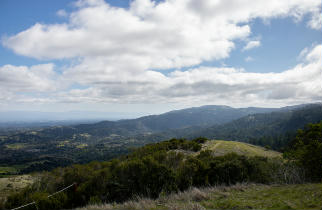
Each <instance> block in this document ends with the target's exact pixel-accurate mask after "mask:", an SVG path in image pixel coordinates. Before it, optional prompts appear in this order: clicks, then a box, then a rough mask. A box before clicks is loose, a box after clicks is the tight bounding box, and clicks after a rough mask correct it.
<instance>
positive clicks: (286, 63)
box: [0, 0, 322, 113]
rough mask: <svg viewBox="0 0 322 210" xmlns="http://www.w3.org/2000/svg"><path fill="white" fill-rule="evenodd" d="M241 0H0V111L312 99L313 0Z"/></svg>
mask: <svg viewBox="0 0 322 210" xmlns="http://www.w3.org/2000/svg"><path fill="white" fill-rule="evenodd" d="M214 2H215V3H214ZM250 4H251V2H250V1H249V0H244V1H237V0H231V1H223V0H221V1H220V0H218V1H211V0H200V1H197V0H189V1H182V0H173V1H150V0H135V1H134V0H133V1H128V0H120V1H107V0H106V1H103V0H81V1H66V0H55V1H50V0H46V1H44V0H29V1H18V0H2V1H1V2H0V18H1V20H2V21H1V22H0V36H1V40H2V42H1V45H0V94H1V95H2V96H0V100H1V103H0V110H1V111H6V110H34V111H37V110H41V111H61V110H62V109H66V111H71V110H86V111H89V110H99V111H107V112H109V111H117V112H124V111H129V112H146V113H159V112H163V111H168V110H171V109H177V108H184V107H190V106H199V105H205V104H224V105H230V106H235V107H245V106H266V107H267V106H270V107H279V106H284V105H293V104H298V103H309V102H317V101H320V100H321V90H319V88H321V85H319V84H321V77H320V76H321V74H320V73H321V65H320V63H321V52H320V48H321V41H322V40H321V39H322V36H321V24H322V23H321V15H320V13H321V2H320V1H317V0H308V1H303V0H294V1H293V2H292V3H285V2H283V3H281V2H279V1H277V0H273V1H269V2H267V1H264V0H263V1H258V2H256V4H257V5H250ZM246 46H249V47H248V48H247V47H246ZM246 48H247V49H246ZM303 75H306V76H305V77H303ZM1 77H2V78H1ZM1 83H2V84H1Z"/></svg>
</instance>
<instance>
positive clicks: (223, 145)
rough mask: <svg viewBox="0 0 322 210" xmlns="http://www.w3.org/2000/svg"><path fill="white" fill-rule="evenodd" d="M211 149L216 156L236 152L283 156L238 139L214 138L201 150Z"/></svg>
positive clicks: (247, 154)
mask: <svg viewBox="0 0 322 210" xmlns="http://www.w3.org/2000/svg"><path fill="white" fill-rule="evenodd" d="M205 150H210V151H212V152H213V155H214V156H222V155H226V154H228V153H231V152H234V153H236V154H238V155H245V156H262V157H267V158H273V157H281V156H282V154H281V153H279V152H276V151H273V150H268V149H265V148H263V147H259V146H255V145H252V144H247V143H243V142H236V141H223V140H212V141H207V142H205V143H204V144H203V145H202V149H201V151H205Z"/></svg>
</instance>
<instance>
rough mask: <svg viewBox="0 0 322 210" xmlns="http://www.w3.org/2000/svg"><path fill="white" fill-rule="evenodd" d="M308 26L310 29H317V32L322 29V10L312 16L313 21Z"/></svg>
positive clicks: (316, 11) (317, 10)
mask: <svg viewBox="0 0 322 210" xmlns="http://www.w3.org/2000/svg"><path fill="white" fill-rule="evenodd" d="M319 8H320V7H319ZM308 26H309V27H310V28H312V29H316V30H321V29H322V11H321V9H316V10H315V12H314V13H313V14H312V18H311V20H310V21H309V22H308Z"/></svg>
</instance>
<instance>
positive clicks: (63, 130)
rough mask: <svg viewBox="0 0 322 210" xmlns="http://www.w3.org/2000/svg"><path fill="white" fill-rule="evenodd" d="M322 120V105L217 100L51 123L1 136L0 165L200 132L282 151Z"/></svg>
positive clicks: (63, 158) (70, 160)
mask: <svg viewBox="0 0 322 210" xmlns="http://www.w3.org/2000/svg"><path fill="white" fill-rule="evenodd" d="M321 120H322V105H321V104H307V105H300V106H291V107H284V108H256V107H250V108H232V107H228V106H216V105H213V106H202V107H194V108H188V109H183V110H176V111H171V112H167V113H164V114H161V115H151V116H145V117H140V118H137V119H129V120H119V121H102V122H98V123H90V124H89V123H88V124H78V125H69V126H66V125H63V126H51V127H48V128H41V129H31V130H27V131H21V132H15V133H14V134H8V135H7V134H3V135H1V136H0V166H1V167H2V168H3V170H2V173H3V174H6V173H8V174H10V173H27V172H32V171H39V170H51V169H53V168H56V167H58V166H67V165H70V164H74V163H87V162H90V161H93V160H109V159H111V158H113V157H116V156H119V155H122V154H126V153H127V152H128V151H129V150H130V149H131V148H134V147H138V146H142V145H145V144H148V143H153V142H159V141H162V140H166V139H171V138H187V139H192V138H196V137H199V136H203V137H207V138H210V139H222V140H235V141H243V142H248V143H253V144H257V145H261V146H269V147H271V148H273V149H276V150H280V149H282V148H283V147H285V146H286V145H287V143H288V142H289V141H290V140H291V138H292V137H294V135H295V134H296V130H297V129H299V128H303V127H304V126H305V125H306V124H308V123H316V122H319V121H321ZM8 167H9V168H8ZM4 169H6V170H4Z"/></svg>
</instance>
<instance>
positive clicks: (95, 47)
mask: <svg viewBox="0 0 322 210" xmlns="http://www.w3.org/2000/svg"><path fill="white" fill-rule="evenodd" d="M320 4H321V2H319V1H316V0H306V1H303V0H293V1H280V0H271V1H266V0H258V1H255V2H254V1H250V0H244V1H239V0H227V1H219V0H216V1H210V0H166V1H162V2H159V3H156V2H154V1H151V0H135V1H132V3H131V4H130V8H129V9H123V8H116V7H112V6H110V5H109V4H107V3H106V2H104V1H103V0H86V1H85V0H81V1H78V2H76V3H75V5H76V6H77V7H78V9H77V10H76V11H74V12H73V13H71V14H70V18H69V21H68V22H66V23H64V24H53V25H45V24H40V23H37V24H35V25H33V26H32V27H30V28H29V29H27V30H25V31H22V32H20V33H18V34H16V35H14V36H10V37H8V38H5V39H3V44H4V45H5V46H6V47H8V48H10V49H12V50H13V51H14V52H16V53H18V54H21V55H25V56H29V57H34V58H38V59H62V58H73V57H78V56H81V57H86V56H106V57H109V58H111V57H118V56H119V55H124V56H133V57H137V56H139V57H140V58H142V59H144V62H145V63H146V66H147V67H148V68H159V69H164V68H165V69H166V68H176V67H183V66H191V65H197V64H200V63H201V62H203V61H209V60H213V59H222V58H226V57H228V56H229V54H230V52H231V50H232V49H234V47H235V45H234V40H236V39H244V38H246V37H248V36H249V34H250V32H251V29H250V26H249V25H248V24H247V23H248V22H249V21H251V20H252V19H254V18H265V19H269V18H275V17H286V16H292V17H296V18H300V17H302V16H303V15H305V14H308V13H309V14H310V13H311V12H313V11H315V8H316V7H317V6H319V5H320ZM249 5H252V6H251V7H250V6H249ZM249 44H250V46H258V42H256V41H255V42H250V43H249Z"/></svg>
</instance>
